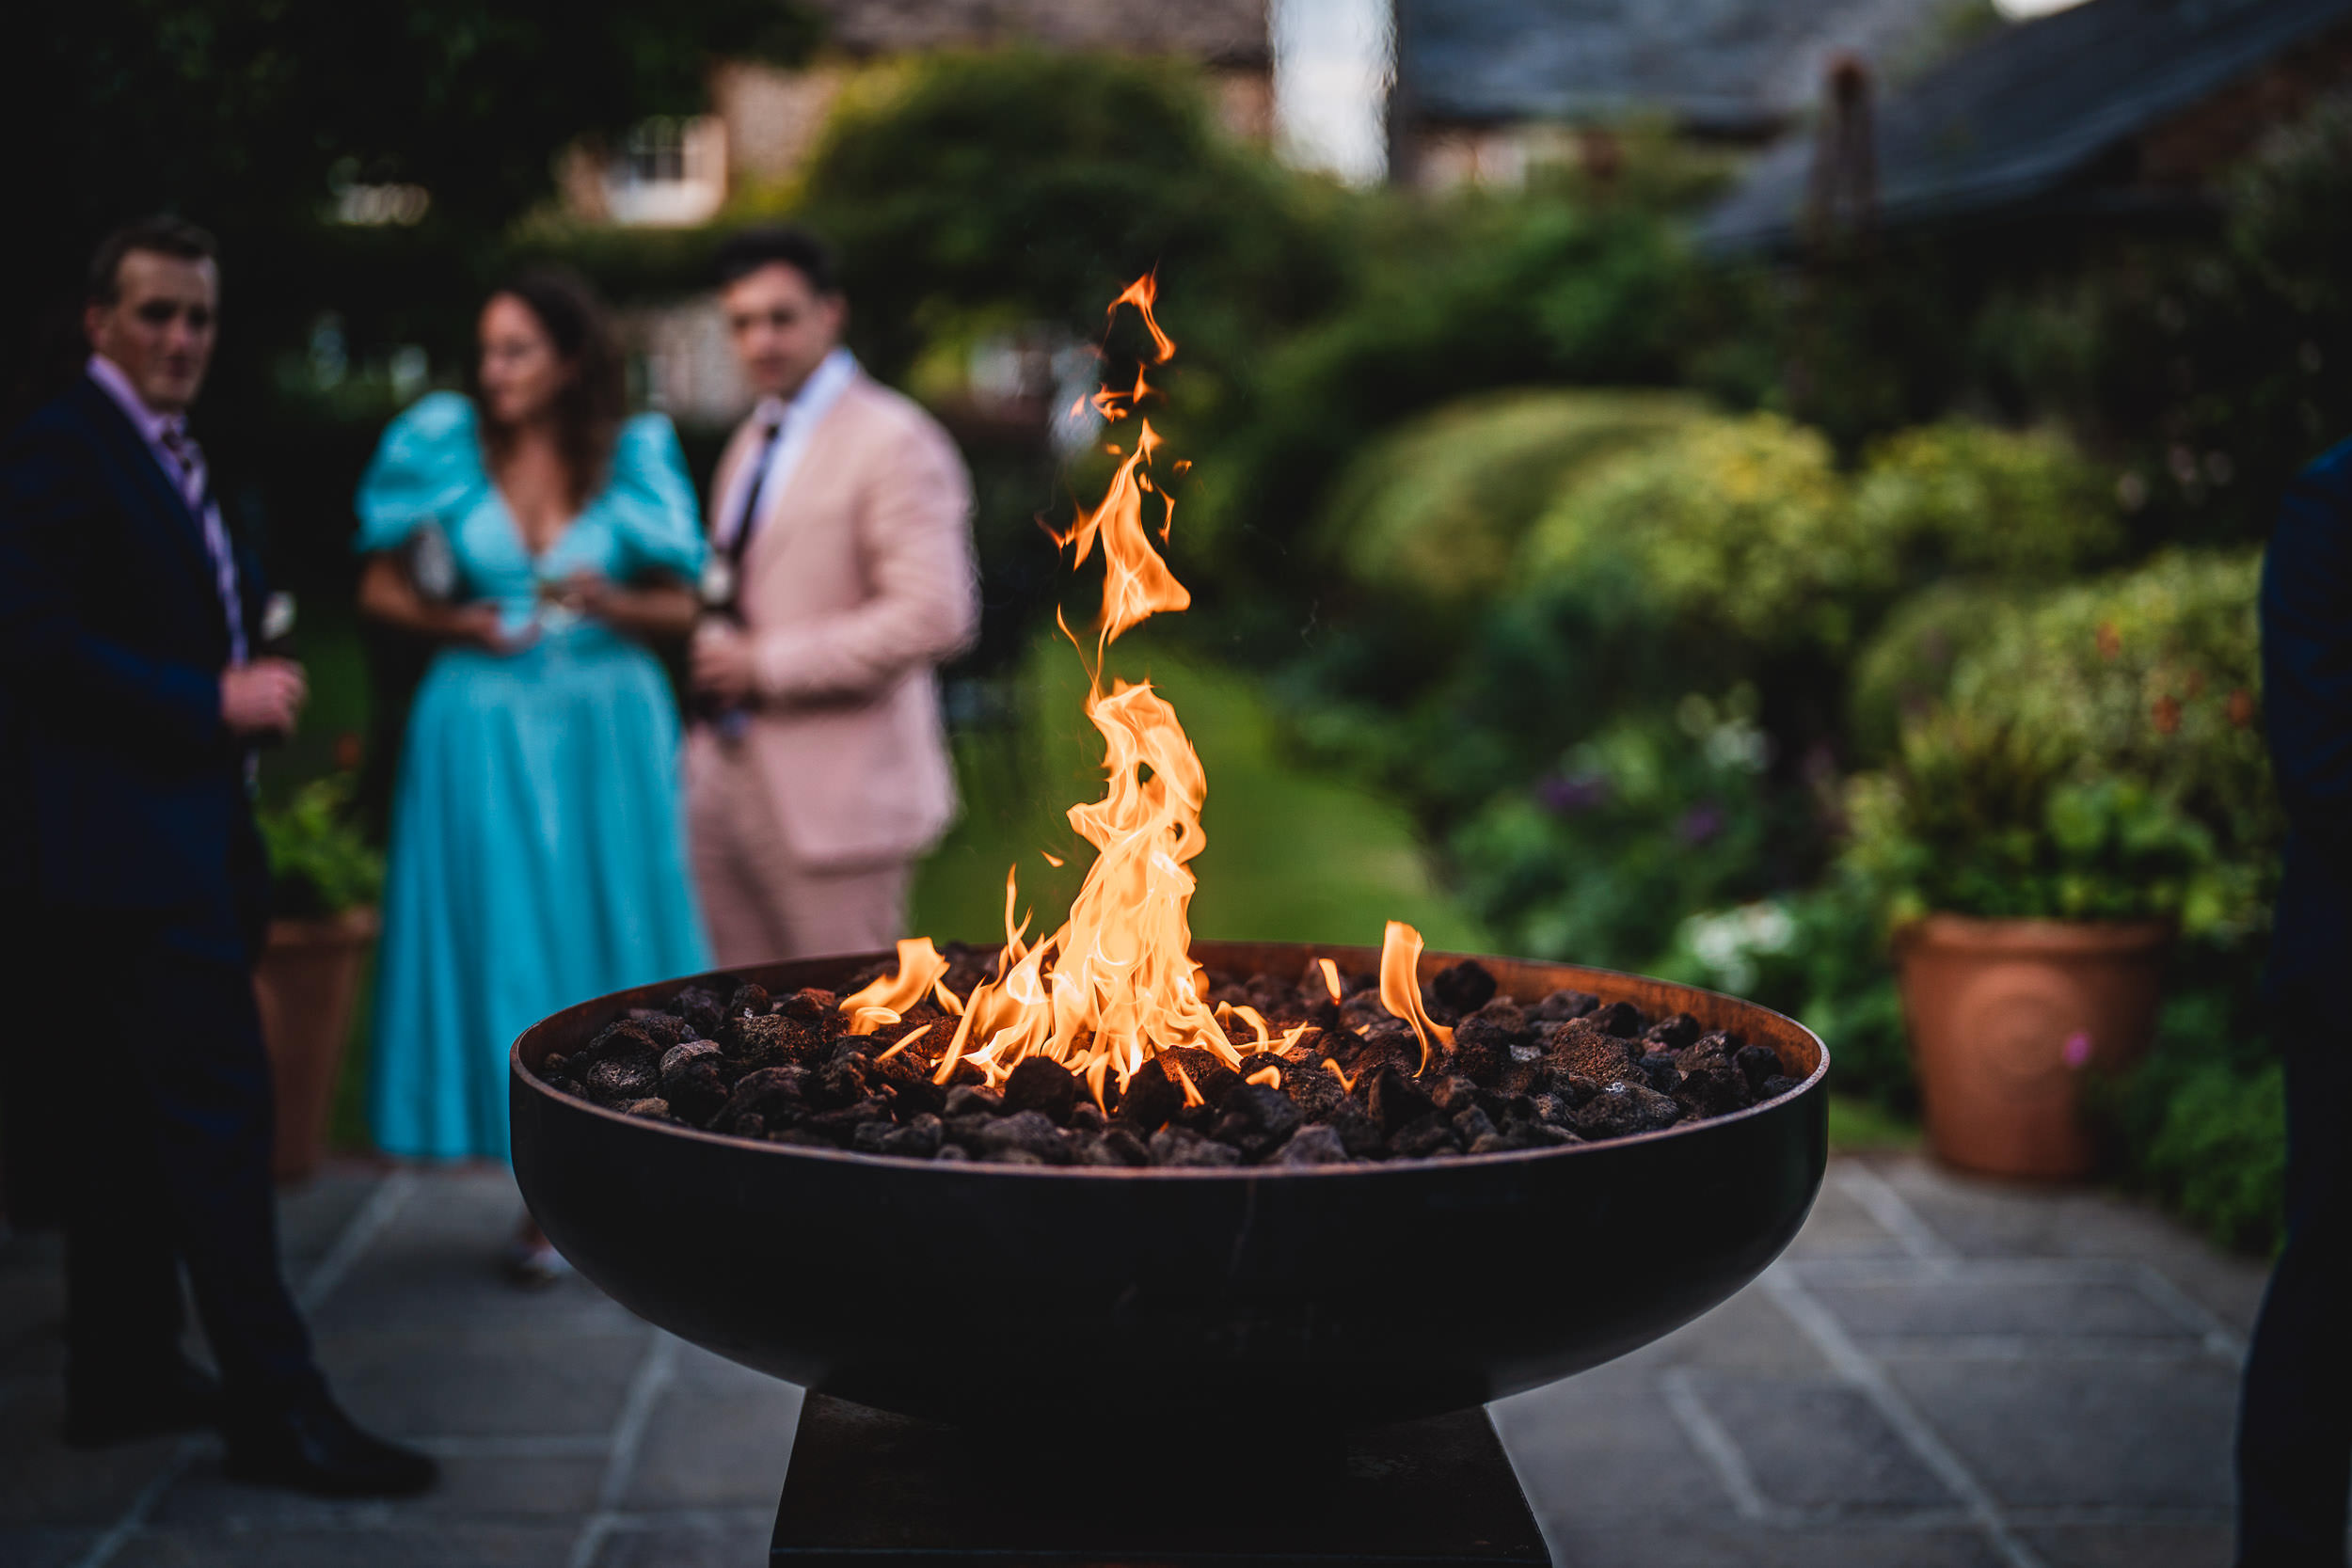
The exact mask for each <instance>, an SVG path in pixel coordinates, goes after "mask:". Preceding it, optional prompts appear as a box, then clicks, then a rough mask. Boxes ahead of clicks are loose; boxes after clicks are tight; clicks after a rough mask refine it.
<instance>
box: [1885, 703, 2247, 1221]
mask: <svg viewBox="0 0 2352 1568" xmlns="http://www.w3.org/2000/svg"><path fill="white" fill-rule="evenodd" d="M1849 811H1850V815H1851V825H1852V829H1853V839H1852V843H1851V847H1850V848H1849V849H1848V851H1847V853H1848V856H1849V860H1850V863H1851V864H1852V865H1854V866H1855V867H1856V868H1858V869H1860V870H1861V871H1862V872H1863V873H1864V875H1865V876H1866V878H1867V879H1869V880H1870V881H1871V882H1873V883H1875V884H1876V886H1877V887H1878V889H1879V892H1880V895H1881V896H1882V898H1883V902H1884V907H1885V908H1886V910H1887V912H1888V915H1889V917H1890V920H1891V922H1892V927H1893V929H1894V933H1895V951H1896V958H1897V966H1898V974H1899V984H1900V989H1901V992H1902V999H1903V1010H1904V1015H1905V1018H1906V1021H1907V1022H1908V1025H1909V1028H1910V1034H1911V1042H1912V1051H1913V1060H1914V1065H1915V1068H1916V1069H1917V1072H1918V1078H1919V1096H1920V1102H1921V1107H1922V1109H1923V1110H1924V1112H1925V1114H1926V1120H1927V1132H1928V1140H1929V1144H1930V1146H1931V1148H1933V1149H1934V1150H1935V1152H1936V1153H1937V1154H1938V1155H1939V1156H1941V1157H1942V1158H1943V1159H1945V1160H1947V1161H1948V1162H1950V1163H1951V1164H1956V1165H1962V1166H1965V1167H1967V1168H1970V1169H1973V1170H1981V1171H1988V1172H1994V1173H1997V1174H2001V1175H2009V1176H2028V1177H2042V1178H2062V1177H2074V1176H2080V1175H2082V1174H2084V1173H2085V1172H2086V1171H2088V1170H2089V1169H2090V1165H2091V1163H2092V1158H2093V1153H2094V1150H2093V1148H2092V1143H2091V1139H2090V1134H2089V1132H2087V1130H2086V1128H2085V1126H2084V1124H2083V1120H2082V1118H2081V1117H2080V1115H2079V1104H2078V1093H2079V1089H2080V1086H2081V1083H2082V1079H2083V1075H2084V1073H2085V1071H2086V1069H2099V1070H2100V1071H2102V1072H2106V1073H2112V1072H2118V1071H2121V1070H2122V1069H2126V1068H2128V1067H2130V1066H2131V1065H2132V1064H2133V1063H2134V1062H2136V1061H2137V1059H2138V1058H2139V1057H2140V1056H2141V1055H2142V1054H2144V1053H2146V1051H2147V1049H2148V1046H2149V1044H2150V1042H2151V1040H2152V1038H2153V1035H2154V1031H2155V1022H2156V1008H2157V1004H2158V1001H2159V999H2160V991H2161V988H2162V979H2163V970H2164V962H2165V958H2166V954H2167V951H2168V949H2169V946H2170V943H2171V941H2172V936H2173V933H2174V930H2175V928H2176V927H2177V925H2178V923H2179V918H2180V915H2181V913H2182V911H2183V910H2184V908H2185V907H2187V906H2190V905H2192V904H2196V903H2198V902H2200V901H2201V896H2202V895H2201V890H2200V888H2199V883H2200V880H2201V879H2202V878H2204V877H2206V876H2207V875H2208V874H2210V873H2211V871H2212V870H2213V868H2214V865H2215V862H2216V855H2215V850H2214V846H2213V841H2212V838H2211V835H2210V834H2209V833H2208V832H2206V830H2205V829H2204V828H2203V827H2201V825H2200V824H2198V823H2197V822H2196V821H2194V820H2193V819H2191V818H2190V817H2189V816H2187V815H2186V814H2185V813H2184V812H2183V811H2182V810H2181V809H2180V808H2179V806H2178V805H2177V804H2176V802H2174V801H2173V800H2170V799H2169V798H2168V797H2167V796H2166V795H2165V794H2163V793H2161V792H2160V791H2158V790H2156V789H2154V788H2153V787H2151V786H2150V785H2148V784H2145V783H2143V782H2141V781H2139V780H2137V779H2133V778H2130V777H2124V776H2118V775H2116V774H2113V773H2106V774H2100V773H2096V772H2091V771H2088V770H2087V768H2086V765H2085V763H2084V760H2083V753H2081V752H2079V751H2077V750H2073V749H2071V748H2070V747H2068V746H2067V745H2065V744H2064V743H2063V742H2061V741H2054V740H2053V739H2052V738H2050V736H2048V734H2047V732H2037V731H2035V730H2033V729H2031V728H2029V727H2027V726H2026V725H2023V724H2019V723H2015V722H2012V721H1992V720H1985V719H1981V718H1978V717H1974V716H1972V715H1971V714H1969V713H1967V712H1965V711H1958V712H1956V711H1951V710H1942V711H1938V712H1936V713H1934V714H1932V715H1931V716H1929V717H1927V718H1925V719H1922V720H1917V721H1914V722H1912V723H1911V724H1909V725H1907V726H1906V727H1905V729H1904V733H1903V738H1902V743H1901V748H1900V756H1899V762H1898V764H1897V766H1896V767H1894V768H1890V769H1889V770H1888V771H1886V772H1883V773H1878V774H1866V775H1864V776H1862V777H1860V778H1858V779H1856V780H1855V781H1854V783H1853V785H1852V786H1851V794H1850V798H1849Z"/></svg>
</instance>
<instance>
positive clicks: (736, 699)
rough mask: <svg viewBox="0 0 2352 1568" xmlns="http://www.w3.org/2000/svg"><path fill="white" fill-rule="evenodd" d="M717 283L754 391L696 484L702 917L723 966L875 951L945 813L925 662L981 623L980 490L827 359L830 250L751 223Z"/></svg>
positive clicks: (912, 409)
mask: <svg viewBox="0 0 2352 1568" xmlns="http://www.w3.org/2000/svg"><path fill="white" fill-rule="evenodd" d="M719 277H720V284H721V294H720V298H721V303H722V306H723V309H724V310H725V312H726V320H727V330H728V334H729V336H730V338H731V339H732V341H733V342H734V346H735V351H736V354H737V356H738V357H739V359H740V360H741V361H742V364H743V369H744V372H745V373H746V375H747V376H748V377H749V379H750V381H751V384H752V387H753V388H754V389H755V391H757V392H758V393H759V395H760V401H759V404H758V406H756V407H755V408H754V409H753V410H752V415H751V418H750V419H748V420H744V421H743V424H742V426H741V427H740V428H739V429H738V430H737V431H736V433H735V436H734V437H733V439H731V440H730V441H729V442H728V444H727V449H726V451H725V453H724V454H723V456H722V457H721V459H720V461H719V469H718V473H717V475H716V476H715V478H714V481H713V483H712V485H711V495H710V508H709V526H710V535H711V545H712V551H711V566H710V569H709V571H708V573H707V576H706V578H705V580H704V584H703V597H704V601H705V603H706V605H707V607H708V610H707V613H706V615H705V616H704V619H703V622H702V625H701V627H700V629H699V630H698V631H697V632H696V634H695V639H694V650H693V675H694V687H695V691H696V698H697V706H698V710H699V719H698V721H697V722H696V723H695V724H694V726H693V728H692V732H691V736H690V737H689V739H688V742H687V758H686V779H687V794H688V823H689V829H690V832H691V839H692V846H693V860H694V875H695V878H696V879H697V881H698V882H699V884H700V887H701V893H702V902H703V911H704V914H705V916H706V917H707V920H708V922H709V925H710V936H711V942H712V944H713V946H714V947H715V948H716V950H717V953H718V958H719V962H720V963H721V964H723V965H727V966H734V965H739V964H746V963H754V962H758V961H761V960H764V959H769V958H803V957H807V956H809V955H813V954H821V953H846V952H858V951H865V950H870V949H877V948H887V947H888V946H890V944H891V943H892V942H894V941H896V940H897V939H898V937H899V936H900V935H901V934H903V930H904V922H905V913H906V888H907V873H908V868H909V867H910V865H911V864H912V863H913V862H914V859H915V857H916V856H918V855H920V854H922V853H923V852H924V850H926V849H928V848H929V847H930V846H931V844H932V843H934V842H935V841H936V840H937V839H938V837H939V835H940V834H941V833H942V832H945V831H946V827H947V824H948V822H949V820H950V819H951V818H952V817H953V816H954V815H955V810H956V794H955V776H954V771H953V768H951V766H950V764H949V761H948V755H947V743H946V732H945V730H944V728H943V726H942V724H941V722H940V714H939V688H938V680H937V676H936V673H935V672H936V670H937V667H938V666H939V665H940V664H941V663H943V662H945V661H946V660H947V659H949V658H952V657H955V655H957V654H958V653H960V652H961V650H962V649H963V648H965V647H966V646H968V645H969V644H970V642H971V641H972V638H973V634H974V633H975V631H976V630H977V625H978V620H979V594H978V586H977V571H976V569H975V566H974V562H973V554H972V528H971V515H972V484H971V479H970V476H969V475H968V474H967V473H966V472H965V470H964V467H963V461H962V458H961V455H959V454H958V452H957V451H956V448H955V444H954V443H953V442H952V441H950V440H949V439H948V436H947V433H946V431H944V430H942V429H941V428H940V427H939V425H938V423H937V422H936V421H935V420H932V419H931V418H930V415H928V414H926V413H924V412H923V410H922V409H921V408H919V407H918V406H916V405H915V404H914V403H913V402H912V401H910V400H908V399H907V398H904V397H901V396H900V395H899V394H898V393H897V392H894V391H892V390H890V389H889V388H885V387H882V386H881V385H879V384H877V383H876V382H874V381H873V380H871V379H870V378H869V377H867V376H866V374H865V372H862V371H861V370H859V368H858V365H857V361H856V360H855V359H853V358H851V357H850V353H849V351H848V350H847V349H845V348H843V347H842V346H841V329H842V326H843V324H844V322H845V320H846V318H847V314H848V308H847V304H846V302H845V301H844V300H843V298H842V295H841V292H840V289H839V286H838V284H837V282H836V281H835V278H834V263H833V259H832V256H831V254H830V253H829V252H828V250H827V249H826V247H825V245H823V243H822V242H820V241H818V239H817V238H816V237H815V236H813V235H811V234H808V233H806V232H804V231H803V230H796V229H789V228H773V229H755V230H745V231H743V232H740V233H739V234H737V235H735V236H734V237H733V238H732V239H731V240H729V241H728V242H727V244H726V245H725V246H724V247H723V250H722V252H721V256H720V263H719Z"/></svg>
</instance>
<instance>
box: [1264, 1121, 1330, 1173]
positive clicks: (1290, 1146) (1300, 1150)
mask: <svg viewBox="0 0 2352 1568" xmlns="http://www.w3.org/2000/svg"><path fill="white" fill-rule="evenodd" d="M1272 1163H1273V1164H1278V1165H1344V1164H1347V1163H1348V1153H1347V1146H1346V1145H1345V1144H1344V1143H1343V1142H1341V1141H1340V1134H1339V1132H1338V1131H1337V1130H1336V1129H1333V1128H1330V1127H1325V1126H1316V1127H1302V1128H1300V1129H1299V1130H1298V1131H1297V1132H1294V1133H1292V1134H1291V1137H1290V1141H1289V1142H1288V1143H1286V1144H1284V1145H1283V1146H1282V1147H1281V1148H1278V1149H1276V1150H1275V1151H1274V1159H1273V1161H1272Z"/></svg>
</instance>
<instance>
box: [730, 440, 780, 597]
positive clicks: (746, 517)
mask: <svg viewBox="0 0 2352 1568" xmlns="http://www.w3.org/2000/svg"><path fill="white" fill-rule="evenodd" d="M783 435H784V421H783V420H776V421H774V422H773V423H772V424H769V425H767V426H765V427H764V428H763V429H762V430H761V433H760V437H759V455H758V456H757V457H755V458H754V459H753V460H752V482H751V483H750V484H749V485H747V486H745V487H744V491H743V512H742V515H740V516H739V517H737V518H736V519H735V532H734V533H733V534H732V535H731V536H730V537H729V538H728V540H727V559H728V560H729V561H731V562H734V564H735V571H736V576H737V578H741V576H742V572H743V552H744V550H746V549H747V548H749V547H750V546H751V542H752V530H753V529H755V528H756V527H758V526H759V498H760V497H761V496H762V495H764V494H765V493H766V492H767V489H768V466H769V464H771V463H772V462H773V461H775V456H776V441H777V438H778V437H780V436H783Z"/></svg>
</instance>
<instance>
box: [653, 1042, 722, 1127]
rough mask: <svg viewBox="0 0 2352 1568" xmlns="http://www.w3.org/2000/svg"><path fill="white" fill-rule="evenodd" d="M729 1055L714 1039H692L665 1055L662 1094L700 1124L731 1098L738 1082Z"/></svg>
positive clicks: (681, 1114) (690, 1118) (686, 1117)
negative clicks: (731, 1079)
mask: <svg viewBox="0 0 2352 1568" xmlns="http://www.w3.org/2000/svg"><path fill="white" fill-rule="evenodd" d="M726 1065H727V1062H726V1057H725V1056H724V1054H723V1053H721V1052H720V1050H719V1047H718V1046H717V1045H716V1044H715V1043H713V1042H712V1041H710V1040H688V1041H686V1042H685V1043H684V1044H682V1045H674V1046H672V1047H670V1050H669V1053H668V1054H667V1055H665V1056H663V1057H662V1058H661V1095H662V1098H663V1099H665V1100H667V1101H669V1102H670V1103H671V1104H672V1105H674V1106H675V1107H676V1108H677V1114H678V1115H679V1116H680V1117H683V1118H685V1119H686V1120H688V1121H691V1122H694V1123H696V1124H698V1125H699V1124H700V1123H701V1122H702V1121H703V1120H705V1119H706V1118H707V1117H709V1116H710V1114H711V1113H712V1112H714V1111H716V1110H718V1108H719V1107H720V1106H722V1105H723V1104H725V1103H726V1102H727V1096H728V1095H729V1094H730V1093H732V1092H733V1088H734V1085H732V1084H731V1083H730V1082H729V1081H728V1079H727V1077H726V1075H725V1070H724V1069H725V1068H726Z"/></svg>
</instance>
